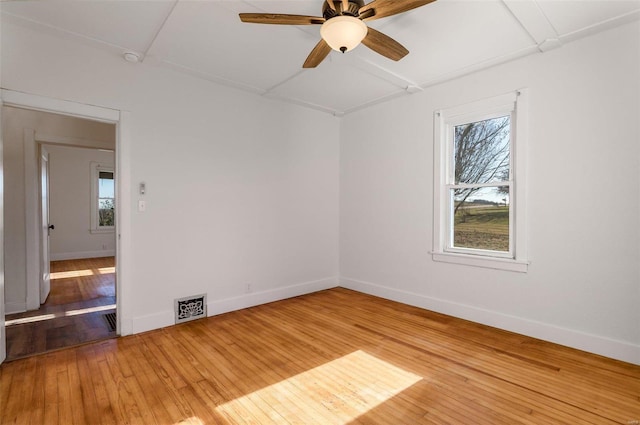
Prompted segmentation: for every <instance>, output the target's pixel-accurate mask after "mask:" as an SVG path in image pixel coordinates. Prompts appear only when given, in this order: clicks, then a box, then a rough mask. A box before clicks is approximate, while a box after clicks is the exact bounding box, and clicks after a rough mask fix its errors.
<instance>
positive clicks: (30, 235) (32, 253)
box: [23, 128, 40, 310]
mask: <svg viewBox="0 0 640 425" xmlns="http://www.w3.org/2000/svg"><path fill="white" fill-rule="evenodd" d="M23 156H24V158H23V160H24V200H25V202H24V210H25V222H24V223H25V229H24V232H25V250H26V251H25V267H26V270H25V290H26V292H27V293H26V304H27V310H36V309H38V308H40V200H39V197H38V195H39V192H40V184H39V183H40V182H39V179H38V176H39V168H38V164H39V162H40V161H39V158H38V145H37V143H36V140H35V131H34V130H32V129H27V128H25V129H24V132H23Z"/></svg>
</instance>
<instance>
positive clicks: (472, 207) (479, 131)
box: [451, 116, 511, 251]
mask: <svg viewBox="0 0 640 425" xmlns="http://www.w3.org/2000/svg"><path fill="white" fill-rule="evenodd" d="M510 131H511V118H510V116H504V117H498V118H492V119H487V120H484V121H477V122H471V123H465V124H461V125H457V126H455V127H454V128H453V132H454V134H453V136H454V140H453V143H454V146H453V148H454V155H453V158H452V160H453V164H452V165H453V171H454V176H453V180H454V182H453V184H452V185H451V191H452V197H453V202H454V205H453V207H454V208H453V221H454V226H453V227H454V229H453V233H454V235H453V236H454V240H453V246H455V247H462V248H473V249H482V250H492V251H509V207H510V206H509V196H510V190H511V189H510V183H509V180H510V176H509V173H510V171H509V170H510V164H509V161H510V149H511V144H510Z"/></svg>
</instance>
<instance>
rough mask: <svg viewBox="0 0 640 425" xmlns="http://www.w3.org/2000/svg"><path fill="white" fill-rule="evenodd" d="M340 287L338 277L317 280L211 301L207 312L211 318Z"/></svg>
mask: <svg viewBox="0 0 640 425" xmlns="http://www.w3.org/2000/svg"><path fill="white" fill-rule="evenodd" d="M337 286H338V280H337V278H336V277H330V278H327V279H322V280H316V281H313V282H305V283H300V284H297V285H291V286H286V287H284V288H276V289H271V290H268V291H261V292H253V293H250V294H244V295H241V296H239V297H233V298H226V299H223V300H217V301H213V302H212V301H209V302H208V303H207V312H208V314H209V316H215V315H217V314H222V313H228V312H230V311H235V310H241V309H243V308H249V307H253V306H256V305H260V304H266V303H270V302H274V301H280V300H284V299H287V298H292V297H297V296H299V295H305V294H310V293H312V292H318V291H322V290H325V289H330V288H335V287H337Z"/></svg>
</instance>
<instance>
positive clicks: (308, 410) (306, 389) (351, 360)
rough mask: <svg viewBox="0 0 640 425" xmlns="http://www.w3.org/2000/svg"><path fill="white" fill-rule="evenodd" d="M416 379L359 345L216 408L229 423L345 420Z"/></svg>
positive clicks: (390, 395) (369, 407)
mask: <svg viewBox="0 0 640 425" xmlns="http://www.w3.org/2000/svg"><path fill="white" fill-rule="evenodd" d="M421 379H422V378H421V377H420V376H418V375H415V374H413V373H410V372H407V371H405V370H403V369H400V368H398V367H396V366H394V365H392V364H389V363H387V362H385V361H383V360H380V359H378V358H376V357H374V356H372V355H370V354H367V353H365V352H363V351H360V350H358V351H355V352H353V353H351V354H347V355H346V356H343V357H340V358H339V359H336V360H333V361H331V362H329V363H325V364H323V365H322V366H318V367H316V368H314V369H311V370H308V371H306V372H304V373H301V374H299V375H296V376H293V377H291V378H289V379H286V380H284V381H280V382H278V383H276V384H273V385H270V386H268V387H265V388H262V389H261V390H258V391H255V392H253V393H251V394H247V395H245V396H242V397H239V398H237V399H235V400H232V401H230V402H228V403H225V404H223V405H220V406H218V407H217V408H216V410H217V411H218V412H219V413H221V414H223V415H224V416H225V417H227V418H229V420H231V421H232V422H233V423H260V424H265V423H287V424H288V423H289V422H290V420H293V423H304V424H319V423H323V424H324V423H326V424H347V423H349V422H351V421H353V420H354V419H356V418H357V417H359V416H361V415H363V414H365V413H366V412H368V411H369V410H371V409H373V408H375V407H376V406H378V405H380V404H382V403H384V402H385V401H387V400H389V399H391V398H392V397H394V396H395V395H397V394H399V393H400V392H402V391H404V390H405V389H407V388H409V387H410V386H412V385H414V384H415V383H417V382H418V381H420V380H421Z"/></svg>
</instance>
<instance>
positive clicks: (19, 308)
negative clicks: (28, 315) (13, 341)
mask: <svg viewBox="0 0 640 425" xmlns="http://www.w3.org/2000/svg"><path fill="white" fill-rule="evenodd" d="M4 309H5V310H4V314H14V313H24V312H25V311H27V304H26V303H21V302H17V301H7V303H6V304H5V305H4ZM2 321H3V322H4V317H3V318H2Z"/></svg>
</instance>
